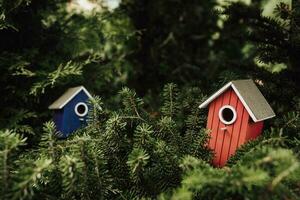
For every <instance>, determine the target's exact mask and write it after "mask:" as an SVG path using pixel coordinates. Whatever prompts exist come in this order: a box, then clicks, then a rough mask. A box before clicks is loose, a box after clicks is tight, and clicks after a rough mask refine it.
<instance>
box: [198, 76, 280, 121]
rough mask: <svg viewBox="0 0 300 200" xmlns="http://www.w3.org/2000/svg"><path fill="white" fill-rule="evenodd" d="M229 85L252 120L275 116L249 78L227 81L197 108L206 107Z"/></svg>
mask: <svg viewBox="0 0 300 200" xmlns="http://www.w3.org/2000/svg"><path fill="white" fill-rule="evenodd" d="M229 87H231V88H232V89H233V90H234V91H235V93H236V94H237V96H238V97H239V99H240V100H241V102H242V103H243V105H244V106H245V108H246V110H247V111H248V113H249V115H250V117H251V118H252V120H253V121H254V122H259V121H263V120H266V119H269V118H272V117H275V113H274V111H273V110H272V108H271V106H270V105H269V103H268V102H267V100H266V99H265V97H264V96H263V95H262V93H261V92H260V91H259V89H258V88H257V86H256V85H255V83H254V82H253V81H252V80H251V79H247V80H235V81H231V82H229V83H227V84H226V85H225V86H223V87H222V88H221V89H219V90H218V91H217V92H216V93H214V94H213V95H212V96H210V97H209V98H208V99H207V100H206V101H204V102H203V103H202V104H201V105H200V106H199V108H205V107H207V105H208V104H209V103H210V102H212V101H213V100H214V99H216V98H217V97H218V96H220V95H221V94H222V93H223V92H225V91H226V90H227V89H228V88H229Z"/></svg>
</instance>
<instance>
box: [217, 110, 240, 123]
mask: <svg viewBox="0 0 300 200" xmlns="http://www.w3.org/2000/svg"><path fill="white" fill-rule="evenodd" d="M226 108H228V109H230V110H231V111H232V113H233V117H232V119H231V120H230V121H227V120H225V119H224V118H223V110H224V109H226ZM236 118H237V114H236V110H235V108H234V107H232V106H230V105H225V106H222V107H221V108H220V110H219V119H220V120H221V122H223V124H226V125H229V124H232V123H234V122H235V120H236Z"/></svg>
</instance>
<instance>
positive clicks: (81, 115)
mask: <svg viewBox="0 0 300 200" xmlns="http://www.w3.org/2000/svg"><path fill="white" fill-rule="evenodd" d="M81 105H82V106H84V108H85V111H84V113H79V112H78V110H77V109H78V107H79V106H81ZM74 111H75V113H76V115H78V116H79V117H84V116H86V114H87V113H88V106H87V105H86V103H83V102H79V103H77V104H76V106H75V108H74Z"/></svg>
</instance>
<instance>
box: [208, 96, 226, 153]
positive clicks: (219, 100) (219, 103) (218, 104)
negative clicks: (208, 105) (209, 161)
mask: <svg viewBox="0 0 300 200" xmlns="http://www.w3.org/2000/svg"><path fill="white" fill-rule="evenodd" d="M222 101H223V95H221V96H219V97H218V98H217V99H216V100H215V106H214V116H213V123H212V128H211V134H210V137H211V138H210V141H209V148H210V149H212V150H214V149H215V145H216V141H217V134H218V127H219V122H220V120H219V116H218V112H219V109H220V108H221V106H222Z"/></svg>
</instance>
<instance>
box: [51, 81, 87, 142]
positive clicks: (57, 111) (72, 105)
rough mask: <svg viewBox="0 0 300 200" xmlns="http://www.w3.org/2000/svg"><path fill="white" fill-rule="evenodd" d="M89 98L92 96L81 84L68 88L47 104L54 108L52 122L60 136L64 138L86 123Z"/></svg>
mask: <svg viewBox="0 0 300 200" xmlns="http://www.w3.org/2000/svg"><path fill="white" fill-rule="evenodd" d="M89 98H92V96H91V94H90V93H89V92H88V91H87V90H86V89H85V88H84V87H83V86H78V87H74V88H69V89H68V90H67V91H66V92H65V93H64V94H63V95H62V96H60V97H59V98H58V99H57V100H56V101H54V102H53V103H52V104H51V105H50V106H49V109H51V110H54V123H55V125H56V129H57V130H58V131H59V132H60V133H61V137H63V138H66V137H68V136H69V135H70V134H71V133H72V132H74V131H76V130H77V129H78V128H80V127H83V126H85V125H86V118H87V114H88V111H89V106H88V105H87V101H88V99H89Z"/></svg>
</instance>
